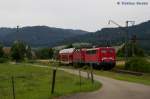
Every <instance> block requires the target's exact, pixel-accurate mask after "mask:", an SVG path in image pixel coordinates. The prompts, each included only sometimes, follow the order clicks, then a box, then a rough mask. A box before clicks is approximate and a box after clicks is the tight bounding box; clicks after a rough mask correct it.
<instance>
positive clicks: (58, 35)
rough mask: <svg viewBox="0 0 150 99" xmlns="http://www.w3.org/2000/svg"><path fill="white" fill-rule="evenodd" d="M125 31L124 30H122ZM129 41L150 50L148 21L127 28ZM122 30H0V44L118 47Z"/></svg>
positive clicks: (123, 39)
mask: <svg viewBox="0 0 150 99" xmlns="http://www.w3.org/2000/svg"><path fill="white" fill-rule="evenodd" d="M124 29H125V28H124ZM127 30H128V34H129V39H131V37H132V36H133V35H136V36H137V40H138V42H139V43H140V45H141V46H142V47H143V48H144V49H147V50H150V21H147V22H144V23H141V24H138V25H135V26H132V27H129V28H128V29H127ZM125 37H126V33H125V32H124V31H123V30H122V28H103V29H101V30H99V31H96V32H94V33H90V32H87V31H82V30H72V29H60V28H52V27H47V26H32V27H22V28H20V29H19V31H18V32H17V30H16V28H0V42H3V43H4V45H7V46H9V45H11V44H12V42H13V41H14V40H22V41H25V42H26V43H28V44H30V45H31V46H33V47H53V46H57V45H64V44H71V43H81V42H82V43H92V44H94V45H106V44H111V45H119V44H121V43H123V42H124V41H125Z"/></svg>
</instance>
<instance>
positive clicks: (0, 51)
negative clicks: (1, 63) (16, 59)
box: [0, 43, 4, 58]
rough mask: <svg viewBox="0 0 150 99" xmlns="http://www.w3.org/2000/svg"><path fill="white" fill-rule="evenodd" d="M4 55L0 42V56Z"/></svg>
mask: <svg viewBox="0 0 150 99" xmlns="http://www.w3.org/2000/svg"><path fill="white" fill-rule="evenodd" d="M2 57H4V50H3V45H2V44H1V43H0V58H2Z"/></svg>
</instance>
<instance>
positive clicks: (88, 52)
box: [86, 50, 97, 55]
mask: <svg viewBox="0 0 150 99" xmlns="http://www.w3.org/2000/svg"><path fill="white" fill-rule="evenodd" d="M96 52H97V51H96V50H88V51H86V53H87V54H90V55H91V54H96Z"/></svg>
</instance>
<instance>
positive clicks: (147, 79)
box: [41, 58, 150, 85]
mask: <svg viewBox="0 0 150 99" xmlns="http://www.w3.org/2000/svg"><path fill="white" fill-rule="evenodd" d="M118 60H119V61H117V66H116V67H115V68H117V69H124V65H125V61H124V58H119V59H118ZM41 63H42V64H45V65H49V63H48V61H44V62H43V61H42V62H41ZM64 68H72V67H71V66H64ZM94 73H95V74H97V75H100V76H105V77H110V78H113V79H117V80H123V81H129V82H135V83H140V84H145V85H150V73H144V74H143V75H142V76H135V75H131V74H123V73H117V72H113V71H103V70H94Z"/></svg>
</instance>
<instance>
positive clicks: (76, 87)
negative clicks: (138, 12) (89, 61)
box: [0, 63, 101, 99]
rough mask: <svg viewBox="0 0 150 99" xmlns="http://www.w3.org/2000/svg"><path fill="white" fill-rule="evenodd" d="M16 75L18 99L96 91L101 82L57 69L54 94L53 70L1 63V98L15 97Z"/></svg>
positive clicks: (10, 98)
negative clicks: (13, 87)
mask: <svg viewBox="0 0 150 99" xmlns="http://www.w3.org/2000/svg"><path fill="white" fill-rule="evenodd" d="M12 76H13V77H14V86H15V96H16V99H52V98H54V97H58V96H62V95H69V94H73V93H77V92H88V91H94V90H97V89H99V88H100V86H101V84H100V83H98V82H95V83H94V84H92V83H91V80H89V79H87V78H82V79H81V83H80V78H79V76H76V75H72V74H69V73H66V72H64V71H59V70H57V73H56V83H55V91H54V94H51V84H52V70H51V69H49V68H42V67H33V66H31V65H26V64H9V63H5V64H0V99H13V94H12V93H13V91H12V80H11V77H12Z"/></svg>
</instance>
